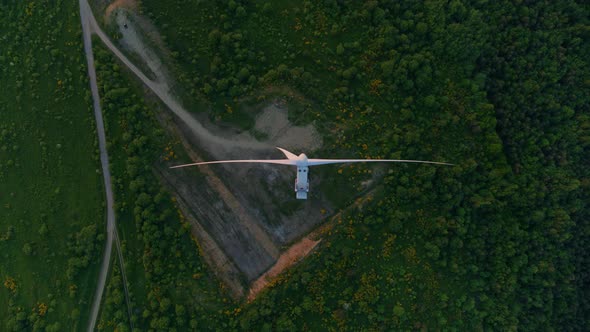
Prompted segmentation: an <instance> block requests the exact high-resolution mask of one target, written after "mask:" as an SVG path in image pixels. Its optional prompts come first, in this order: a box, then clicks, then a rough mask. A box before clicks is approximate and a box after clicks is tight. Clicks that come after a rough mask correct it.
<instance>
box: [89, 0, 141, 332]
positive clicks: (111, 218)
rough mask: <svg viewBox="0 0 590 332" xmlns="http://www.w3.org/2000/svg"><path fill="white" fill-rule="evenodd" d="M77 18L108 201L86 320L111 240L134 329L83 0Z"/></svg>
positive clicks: (99, 289) (97, 297) (101, 285)
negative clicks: (100, 254)
mask: <svg viewBox="0 0 590 332" xmlns="http://www.w3.org/2000/svg"><path fill="white" fill-rule="evenodd" d="M79 3H80V20H81V24H82V38H83V42H84V52H85V53H86V62H87V66H88V79H89V81H90V91H91V93H92V102H93V108H94V118H95V120H96V132H97V135H98V147H99V150H100V164H101V168H102V174H103V180H104V187H105V197H106V203H107V206H106V207H107V239H106V244H105V249H104V253H103V258H102V264H101V267H100V272H99V275H98V282H97V285H96V291H95V294H94V301H93V302H92V308H91V311H90V319H89V320H88V329H87V330H88V331H89V332H92V331H94V328H95V326H96V320H97V319H98V312H99V309H100V303H101V301H102V296H103V294H104V289H105V286H106V279H107V275H108V272H109V268H110V264H111V254H112V250H113V242H114V243H115V245H116V249H117V254H118V256H119V264H120V265H121V274H122V277H123V286H124V289H125V300H126V303H127V312H128V314H129V324H130V326H131V330H133V322H132V321H131V303H130V301H129V291H128V290H127V278H126V276H125V263H124V261H123V254H122V253H121V244H120V242H119V236H118V234H117V224H116V219H115V209H114V198H113V189H112V186H111V171H110V169H109V155H108V150H107V147H106V146H107V144H106V134H105V130H104V122H103V118H102V109H101V107H100V96H99V94H98V84H97V82H96V69H95V67H94V53H93V52H92V32H91V30H90V28H89V19H88V18H89V16H90V17H92V12H91V11H90V6H89V5H88V3H87V2H86V1H85V0H80V1H79Z"/></svg>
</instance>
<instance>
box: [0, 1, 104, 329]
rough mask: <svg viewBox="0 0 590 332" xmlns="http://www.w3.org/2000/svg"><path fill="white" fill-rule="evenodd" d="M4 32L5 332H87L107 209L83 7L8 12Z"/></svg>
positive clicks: (0, 220) (1, 10) (1, 313)
mask: <svg viewBox="0 0 590 332" xmlns="http://www.w3.org/2000/svg"><path fill="white" fill-rule="evenodd" d="M0 25H1V26H2V29H1V30H0V39H2V47H0V252H2V259H1V260H0V281H1V282H2V284H3V285H2V287H0V302H1V303H4V304H7V305H5V306H2V308H0V329H1V330H12V329H19V330H20V329H33V328H42V327H44V326H45V327H47V330H48V331H49V330H54V331H57V330H81V329H83V328H85V324H86V320H87V314H88V310H89V309H90V303H91V300H92V296H93V295H94V289H95V280H96V276H97V273H98V265H99V262H100V259H99V258H100V252H101V250H102V245H101V244H102V236H103V235H102V234H103V233H104V217H103V216H104V212H103V210H104V207H103V201H102V200H103V198H102V177H101V175H100V173H99V163H98V159H97V158H98V153H97V146H96V141H95V131H94V115H93V112H92V108H91V104H90V98H89V90H88V83H87V79H86V66H85V58H84V53H83V50H82V46H81V44H82V40H81V37H80V18H79V16H78V3H77V2H75V1H66V2H60V3H59V4H55V3H53V2H49V1H36V2H30V3H25V2H17V3H12V4H2V5H0ZM55 324H59V325H55Z"/></svg>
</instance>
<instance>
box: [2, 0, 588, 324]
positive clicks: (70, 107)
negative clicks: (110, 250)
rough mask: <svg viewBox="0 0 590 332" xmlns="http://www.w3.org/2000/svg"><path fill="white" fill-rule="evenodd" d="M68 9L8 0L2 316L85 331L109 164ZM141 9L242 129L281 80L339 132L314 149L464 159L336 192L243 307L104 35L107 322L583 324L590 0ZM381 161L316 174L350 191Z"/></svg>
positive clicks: (170, 152)
mask: <svg viewBox="0 0 590 332" xmlns="http://www.w3.org/2000/svg"><path fill="white" fill-rule="evenodd" d="M65 3H66V4H65V5H64V2H62V1H59V2H58V5H57V6H56V7H55V9H53V7H50V6H48V5H47V3H45V2H43V4H44V5H43V4H41V2H40V3H39V4H38V5H35V3H31V4H25V3H22V4H21V3H19V4H0V22H4V23H6V24H3V25H2V26H3V27H6V28H2V29H1V30H0V40H2V41H3V42H2V44H1V45H4V44H5V42H4V41H8V42H7V43H6V45H10V46H9V47H6V48H5V47H0V87H1V88H2V89H0V90H1V91H0V203H1V204H2V205H1V206H0V249H1V250H2V252H3V259H2V263H0V280H1V281H2V286H0V287H1V288H0V302H3V303H8V305H7V309H6V310H0V326H2V328H1V329H6V330H15V331H18V330H43V329H45V330H48V331H49V330H64V329H67V330H72V329H82V325H84V324H83V323H84V322H85V316H86V315H87V313H86V310H85V309H82V308H86V307H88V306H89V304H88V303H89V302H90V298H91V294H90V293H91V290H92V289H93V288H92V287H88V285H92V286H93V285H94V282H93V280H94V279H93V278H94V277H93V276H94V275H95V274H96V273H95V272H96V268H95V267H94V265H92V263H93V262H94V261H97V260H98V259H97V257H98V248H99V247H100V241H101V240H102V237H101V236H100V235H99V234H102V233H101V230H102V228H101V226H100V222H99V221H100V220H101V219H102V218H103V216H102V213H101V207H100V203H99V202H100V198H99V193H100V190H99V188H100V186H99V183H100V177H99V176H98V175H97V174H96V173H95V172H94V169H95V168H96V167H98V165H97V163H96V160H97V153H96V152H95V150H96V148H95V143H94V145H93V139H92V137H93V135H94V133H93V132H92V125H91V123H92V122H91V116H90V114H91V113H90V111H89V101H90V97H89V93H88V92H86V93H82V92H81V91H84V89H86V90H87V82H86V79H85V78H84V77H85V73H86V68H85V66H84V62H83V51H82V49H81V38H80V36H79V31H80V30H79V25H78V24H79V17H78V16H77V6H76V3H75V2H73V1H69V2H68V1H66V2H65ZM140 6H141V8H140V12H142V13H143V14H145V15H146V16H148V17H149V18H151V19H152V20H153V21H154V23H155V24H156V25H157V27H158V29H159V30H160V32H161V33H162V35H163V40H164V43H165V44H166V46H167V47H168V48H169V49H170V54H171V56H172V58H173V59H174V62H175V63H174V69H173V72H174V74H175V76H176V77H178V80H179V82H178V86H179V87H181V86H183V87H185V88H183V89H179V94H182V96H181V97H183V98H184V100H185V103H187V104H190V103H191V102H194V105H203V104H207V105H208V106H209V107H203V108H200V109H195V111H199V112H210V115H211V119H213V120H214V121H217V122H224V123H232V124H238V125H239V126H240V127H242V128H247V127H248V123H251V118H252V117H253V116H254V115H252V114H249V113H248V109H246V108H243V107H242V105H243V104H245V103H247V102H250V101H252V100H256V101H260V100H268V99H270V98H274V97H275V96H276V95H277V94H279V95H280V94H282V93H284V91H289V93H286V95H298V96H302V97H301V100H299V101H298V107H296V108H294V109H293V110H291V111H290V114H289V115H290V117H292V120H293V121H296V122H299V123H313V124H314V125H315V126H316V127H318V128H319V129H320V130H321V132H323V133H324V137H323V139H324V146H323V148H322V150H321V151H318V154H321V155H325V156H332V157H351V156H354V157H359V158H403V159H426V160H439V161H447V162H451V163H454V164H455V166H453V167H439V168H436V167H430V166H427V165H396V166H395V167H388V168H387V169H386V171H385V175H384V177H383V181H382V184H380V185H377V187H376V188H375V189H374V190H372V191H371V192H370V193H368V194H365V195H361V196H359V197H358V199H357V200H356V201H355V204H352V202H350V201H346V200H344V201H340V200H336V199H335V202H334V203H335V205H337V206H338V207H339V208H341V209H342V210H344V209H346V211H345V212H343V213H342V214H340V215H339V216H338V217H336V218H335V219H334V220H332V221H330V222H329V224H330V226H331V227H329V228H326V232H325V233H324V234H323V240H322V243H321V245H320V247H319V248H318V250H316V251H315V252H314V253H313V254H312V255H311V256H310V257H309V258H307V259H306V260H305V261H303V262H302V263H300V264H299V265H297V266H296V267H294V268H292V269H291V270H289V271H288V272H287V273H286V274H284V275H282V276H281V277H280V278H279V279H277V280H275V281H274V283H273V285H272V287H270V288H269V289H268V290H266V291H264V292H263V293H262V294H260V295H259V296H258V298H257V299H256V300H255V301H253V302H252V303H245V302H236V301H232V300H230V299H229V297H228V296H226V295H225V292H224V290H223V285H220V284H219V283H218V281H217V280H216V279H215V278H214V277H213V275H212V273H211V272H210V271H209V270H208V268H207V266H206V265H205V264H204V262H203V259H202V257H200V255H199V250H198V244H195V243H194V241H193V239H191V237H190V234H189V229H190V225H188V223H187V222H186V220H184V217H183V216H182V214H181V213H179V211H178V207H177V205H176V202H175V201H174V199H173V198H172V196H171V195H170V194H169V193H168V192H167V191H166V190H165V189H164V188H163V187H162V185H161V183H160V181H159V178H158V177H157V175H156V173H157V172H154V170H155V169H157V167H161V166H162V164H163V162H164V161H166V160H168V159H169V158H173V157H174V156H175V155H179V156H181V158H186V156H183V151H182V147H181V146H180V144H179V143H178V142H177V140H176V139H174V138H172V137H171V136H170V133H169V132H168V131H166V130H164V129H162V128H159V126H160V125H161V121H160V122H158V116H157V114H158V112H163V109H162V107H161V106H160V105H159V104H157V103H156V102H155V101H154V99H153V96H149V95H147V96H145V95H144V90H143V89H142V87H141V86H140V84H139V83H137V82H134V80H135V78H134V77H133V76H132V75H131V74H130V73H128V72H126V71H125V70H124V69H122V68H123V66H122V65H121V64H120V63H118V62H117V61H116V60H114V58H113V57H112V55H110V54H109V52H108V51H106V49H105V48H104V47H102V46H101V45H100V43H99V42H98V41H96V40H95V42H94V46H95V59H96V67H97V75H98V81H99V87H100V94H101V97H102V100H101V103H102V105H103V108H104V113H105V125H106V131H107V136H108V143H109V144H108V145H109V153H110V154H111V156H112V158H111V169H112V172H113V187H114V189H115V195H116V202H117V218H118V222H119V231H120V234H121V241H122V248H123V256H124V257H125V264H124V267H125V269H126V274H127V280H128V285H126V286H127V287H128V288H129V293H130V307H128V306H127V304H126V301H125V297H124V289H123V280H122V278H121V274H120V272H121V271H120V270H119V268H118V265H117V264H113V269H112V271H111V277H110V279H109V285H108V288H107V292H106V296H105V301H104V302H103V306H102V311H101V317H100V320H99V324H98V325H97V328H98V329H100V330H109V331H110V330H117V331H126V330H130V328H129V325H130V324H129V322H130V321H131V322H132V323H133V326H134V328H135V330H140V331H143V330H153V331H159V330H167V329H169V330H223V331H227V330H230V331H231V330H239V331H257V330H262V331H293V330H312V331H314V330H354V331H356V330H460V331H465V330H466V331H471V330H531V331H537V330H557V329H559V330H568V331H579V330H586V329H587V326H588V324H589V323H590V322H588V317H590V310H589V309H590V303H589V301H588V299H589V298H590V294H589V291H588V289H589V286H590V285H589V282H590V280H589V278H590V275H589V273H590V271H589V269H590V260H589V258H588V254H587V247H588V246H589V245H590V238H589V237H590V225H589V222H588V220H589V217H590V215H589V206H588V202H590V194H589V192H590V190H589V186H590V174H589V173H590V171H589V168H588V165H589V164H590V160H589V155H590V79H589V78H590V69H589V66H588V59H587V58H588V56H587V55H588V54H590V43H588V40H590V22H589V17H588V14H589V13H590V5H588V4H586V3H585V2H583V1H571V0H570V1H567V0H562V1H525V0H523V1H506V0H499V1H485V0H480V1H460V0H451V1H437V0H428V1H424V2H420V1H400V2H397V1H377V0H373V1H362V2H361V1H354V0H321V1H312V0H303V1H300V2H293V1H269V0H251V1H247V0H216V1H191V2H186V1H181V0H170V1H166V2H162V1H156V0H143V1H141V5H140ZM66 9H67V11H66ZM69 12H71V13H75V14H72V15H70V14H69ZM48 13H49V14H48ZM46 14H47V15H46ZM61 18H63V20H62V19H61ZM11 22H12V23H11ZM34 22H41V23H43V24H41V25H35V24H33V23H34ZM62 28H63V29H62ZM47 31H49V35H50V38H45V39H41V38H40V36H42V35H44V34H45V33H46V32H47ZM66 31H67V33H66ZM61 32H63V35H62V34H61ZM60 36H61V37H60ZM23 45H35V47H25V46H23ZM17 69H18V70H17ZM277 91H281V92H277ZM14 99H15V100H16V102H15V100H14ZM146 100H147V101H146ZM195 108H196V107H195ZM228 109H233V110H235V111H234V112H228ZM74 110H75V112H74ZM70 111H71V112H70ZM5 119H6V120H5ZM32 119H38V120H35V121H33V120H32ZM248 119H250V120H248ZM73 123H76V126H74V125H73ZM41 124H43V125H41ZM154 128H156V129H154ZM66 143H67V144H66ZM93 157H94V159H93ZM31 160H32V161H33V162H30V163H27V161H31ZM81 161H82V162H81ZM74 165H76V166H75V167H74ZM33 166H34V167H35V168H33ZM84 170H90V171H91V172H85V171H84ZM373 170H374V168H373V167H370V166H367V165H356V166H345V167H341V168H329V167H328V168H326V169H325V170H324V171H325V172H331V173H332V176H333V178H334V180H333V182H330V183H329V186H331V187H333V188H332V189H331V190H334V191H338V188H341V186H345V185H346V183H349V184H350V183H358V182H360V181H361V180H363V179H367V178H370V175H369V174H370V172H372V171H373ZM72 174H74V175H75V176H73V175H72ZM36 179H43V180H42V181H41V180H36ZM65 183H70V184H75V185H72V186H68V185H65ZM326 185H327V184H323V186H326ZM78 187H80V188H85V189H86V190H83V191H79V190H80V189H75V188H78ZM25 190H26V191H25ZM322 190H323V188H322ZM28 193H30V195H28ZM335 196H337V195H335ZM27 197H32V198H34V199H35V201H36V202H37V204H36V205H35V207H31V206H32V205H31V203H30V199H28V198H27ZM18 211H28V212H18ZM97 218H98V219H97ZM63 220H68V221H74V222H70V223H68V225H67V227H62V226H63ZM27 229H33V232H32V233H31V232H26V231H25V230H27ZM42 239H43V240H42ZM47 239H49V242H44V241H47ZM64 239H66V240H65V241H64ZM45 243H47V244H45ZM52 248H53V249H52ZM9 255H10V256H9ZM16 258H18V259H16ZM117 259H118V258H117ZM37 266H43V269H39V270H37V269H36V267H37ZM46 266H51V268H50V269H46V268H45V267H46ZM27 271H31V273H30V276H29V274H28V273H26V272H27ZM77 304H78V305H79V307H80V309H78V308H77V307H76V305H77ZM128 310H129V311H130V313H131V317H129V314H128V312H129V311H128ZM81 322H82V323H81Z"/></svg>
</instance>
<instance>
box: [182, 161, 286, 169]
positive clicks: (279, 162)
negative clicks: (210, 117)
mask: <svg viewBox="0 0 590 332" xmlns="http://www.w3.org/2000/svg"><path fill="white" fill-rule="evenodd" d="M231 163H258V164H278V165H296V162H295V160H288V159H258V160H256V159H252V160H250V159H245V160H216V161H205V162H200V163H192V164H184V165H177V166H172V167H170V168H180V167H189V166H199V165H210V164H231Z"/></svg>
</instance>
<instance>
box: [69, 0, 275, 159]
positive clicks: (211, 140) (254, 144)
mask: <svg viewBox="0 0 590 332" xmlns="http://www.w3.org/2000/svg"><path fill="white" fill-rule="evenodd" d="M82 2H84V3H85V5H84V8H85V9H82ZM80 6H81V11H84V12H85V16H86V18H87V24H88V29H90V32H92V33H94V34H96V35H97V36H98V37H99V38H100V40H101V41H102V42H103V43H104V45H105V46H106V47H107V48H108V49H109V50H110V51H111V52H113V54H114V55H115V56H116V57H117V58H118V59H119V60H120V61H121V62H123V64H125V66H126V67H127V68H129V70H131V71H132V72H133V73H134V74H135V75H136V76H137V77H138V78H139V79H140V80H141V81H142V82H143V83H144V84H145V85H146V86H147V87H148V88H149V89H150V90H152V92H153V93H154V94H155V95H156V96H158V98H159V99H160V100H161V101H162V102H163V103H164V104H165V105H166V106H167V107H168V108H169V109H170V110H171V111H172V112H173V113H174V114H175V115H176V116H177V117H179V118H180V119H181V120H182V121H183V122H184V123H185V124H186V125H187V126H188V127H189V128H190V129H191V131H192V133H193V134H194V135H195V136H196V137H198V138H199V140H200V141H201V144H203V145H205V146H206V147H207V148H208V150H210V151H213V152H214V151H216V150H224V151H232V150H239V149H250V150H268V149H270V148H271V146H270V145H269V144H265V143H261V142H258V141H256V140H254V139H251V140H244V138H243V137H241V138H240V140H233V139H228V138H223V137H220V136H217V135H214V134H213V133H211V132H210V131H209V130H208V129H207V128H205V127H204V126H203V125H202V124H201V123H200V122H199V121H197V120H196V119H195V118H194V117H193V116H192V114H190V113H189V112H188V111H187V110H186V109H184V108H183V107H182V105H181V104H180V103H179V102H178V101H177V99H176V97H175V96H174V95H173V94H172V93H171V91H170V87H169V86H168V84H166V82H164V81H152V80H150V79H149V78H148V77H147V76H146V75H145V74H144V73H143V72H142V71H141V70H140V69H139V68H138V67H137V66H135V65H134V64H133V63H132V62H131V60H129V59H128V58H127V57H126V56H125V55H124V54H123V53H122V52H121V51H120V50H119V49H118V48H117V46H115V45H114V44H113V43H112V42H111V40H110V39H109V37H108V36H107V35H106V34H105V33H104V32H103V31H102V29H101V28H100V26H99V25H98V23H97V22H96V19H95V18H94V16H93V14H92V11H91V9H90V6H89V5H88V3H87V2H86V1H84V0H81V5H80Z"/></svg>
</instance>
